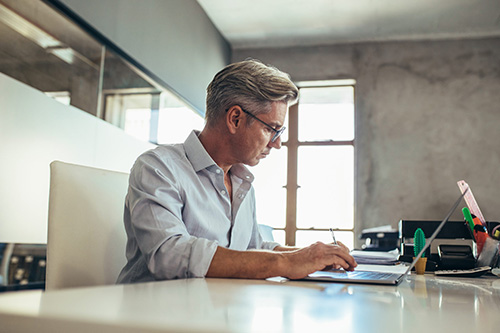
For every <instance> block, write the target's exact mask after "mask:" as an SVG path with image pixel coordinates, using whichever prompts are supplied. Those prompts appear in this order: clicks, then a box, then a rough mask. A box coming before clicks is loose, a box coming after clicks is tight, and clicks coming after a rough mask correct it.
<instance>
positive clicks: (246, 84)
mask: <svg viewBox="0 0 500 333" xmlns="http://www.w3.org/2000/svg"><path fill="white" fill-rule="evenodd" d="M297 96H298V90H297V87H296V86H295V85H294V84H293V82H292V81H291V80H290V78H289V76H288V75H287V74H285V73H283V72H281V71H279V70H278V69H276V68H273V67H270V66H266V65H264V64H262V63H261V62H258V61H255V60H248V61H242V62H238V63H234V64H231V65H229V66H227V67H225V68H224V69H223V70H221V71H220V72H219V73H217V74H216V76H215V77H214V79H213V80H212V82H211V83H210V85H209V86H208V88H207V105H206V109H207V110H206V125H205V128H204V129H203V131H202V132H201V133H199V132H196V131H193V132H192V133H191V134H190V136H189V137H188V138H187V139H186V141H185V142H184V144H176V145H165V146H159V147H158V148H155V149H154V150H151V151H148V152H146V153H144V154H142V155H141V156H140V157H139V158H138V159H137V161H136V163H135V164H134V166H133V168H132V170H131V174H130V180H129V182H130V183H129V191H128V194H127V197H126V202H125V214H124V223H125V228H126V231H127V236H128V242H127V248H126V255H127V260H128V262H127V264H126V266H125V267H124V268H123V269H122V271H121V273H120V276H119V278H118V282H119V283H129V282H141V281H152V280H163V279H176V278H191V277H228V278H229V277H231V278H258V279H263V278H268V277H272V276H283V277H288V278H291V279H298V278H303V277H305V276H307V275H308V274H309V273H312V272H314V271H317V270H321V269H325V268H328V267H331V266H333V267H338V268H340V267H342V268H344V269H346V270H352V269H354V267H355V266H356V262H355V261H354V259H353V258H352V257H351V256H350V255H349V251H348V249H347V248H346V247H345V246H343V245H342V244H340V245H334V244H323V243H320V242H318V243H315V244H312V245H311V246H308V247H305V248H301V249H295V248H290V247H285V246H281V245H279V244H278V243H274V242H265V241H263V240H262V237H261V235H260V234H259V231H258V227H257V221H256V218H255V197H254V190H253V188H252V186H251V182H252V180H253V175H252V174H251V173H250V172H249V171H248V170H247V169H246V168H245V167H244V166H243V165H244V164H246V165H250V166H253V165H256V164H258V163H259V161H260V160H261V159H263V158H265V157H266V156H267V155H268V154H269V153H270V151H271V149H272V148H276V149H279V148H280V147H281V140H280V135H281V133H282V132H283V130H284V127H283V123H284V120H285V115H286V112H287V109H288V105H289V104H290V103H293V102H294V101H295V100H296V99H297Z"/></svg>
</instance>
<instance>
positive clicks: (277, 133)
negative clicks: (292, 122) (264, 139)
mask: <svg viewBox="0 0 500 333" xmlns="http://www.w3.org/2000/svg"><path fill="white" fill-rule="evenodd" d="M240 108H241V111H243V112H245V113H246V114H247V115H249V116H250V117H252V118H254V119H256V120H258V121H259V122H260V123H261V124H264V125H265V126H267V127H269V128H270V129H271V130H272V131H273V132H274V135H273V137H272V138H271V142H274V141H276V140H277V139H278V138H279V137H280V136H281V134H283V132H284V131H285V129H286V127H285V126H283V127H281V128H280V129H275V128H274V127H272V126H271V125H269V124H268V123H266V122H264V121H262V120H260V119H259V118H257V117H256V116H254V115H253V114H251V113H250V112H248V111H247V110H245V109H243V108H242V107H241V106H240Z"/></svg>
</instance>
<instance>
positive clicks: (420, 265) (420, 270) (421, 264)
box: [413, 257, 427, 275]
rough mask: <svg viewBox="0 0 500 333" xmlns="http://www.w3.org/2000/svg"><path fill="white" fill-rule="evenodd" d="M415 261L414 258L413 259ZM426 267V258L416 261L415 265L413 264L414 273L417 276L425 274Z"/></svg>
mask: <svg viewBox="0 0 500 333" xmlns="http://www.w3.org/2000/svg"><path fill="white" fill-rule="evenodd" d="M413 259H415V258H413ZM426 265H427V258H426V257H424V258H420V259H418V261H417V263H416V264H415V271H416V272H417V274H418V275H422V274H424V273H425V266H426Z"/></svg>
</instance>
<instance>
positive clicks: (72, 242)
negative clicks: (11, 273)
mask: <svg viewBox="0 0 500 333" xmlns="http://www.w3.org/2000/svg"><path fill="white" fill-rule="evenodd" d="M127 187H128V174H126V173H121V172H115V171H109V170H102V169H96V168H91V167H86V166H81V165H74V164H68V163H63V162H59V161H54V162H52V163H51V165H50V195H49V220H48V240H47V275H46V289H47V290H51V289H60V288H69V287H80V286H93V285H105V284H113V283H115V281H116V278H117V277H118V274H119V272H120V269H121V268H122V267H123V266H124V265H125V263H126V259H125V244H126V241H127V236H126V233H125V229H124V226H123V208H124V200H125V195H126V192H127Z"/></svg>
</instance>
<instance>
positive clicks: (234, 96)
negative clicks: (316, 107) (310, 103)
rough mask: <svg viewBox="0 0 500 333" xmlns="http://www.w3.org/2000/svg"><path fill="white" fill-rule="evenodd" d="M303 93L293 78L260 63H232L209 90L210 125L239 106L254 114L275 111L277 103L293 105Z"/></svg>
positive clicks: (208, 115)
mask: <svg viewBox="0 0 500 333" xmlns="http://www.w3.org/2000/svg"><path fill="white" fill-rule="evenodd" d="M298 94H299V90H298V89H297V87H296V86H295V84H294V83H293V82H292V81H291V79H290V75H288V74H287V73H284V72H282V71H280V70H279V69H277V68H275V67H273V66H270V65H264V64H263V63H262V62H260V61H258V60H245V61H241V62H237V63H233V64H230V65H228V66H226V67H225V68H223V69H222V70H221V71H220V72H219V73H217V74H216V75H215V77H214V78H213V80H212V82H210V84H209V85H208V87H207V105H206V107H207V111H206V115H205V119H206V122H207V125H209V126H211V125H214V124H215V123H216V122H217V121H218V120H219V119H221V118H222V117H224V115H225V113H226V111H227V110H228V109H229V108H230V107H231V106H234V105H239V106H241V107H242V108H244V109H245V110H247V111H249V112H252V113H253V114H255V115H257V114H261V113H268V112H271V105H272V103H273V102H282V103H293V102H295V101H296V100H297V97H298Z"/></svg>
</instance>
